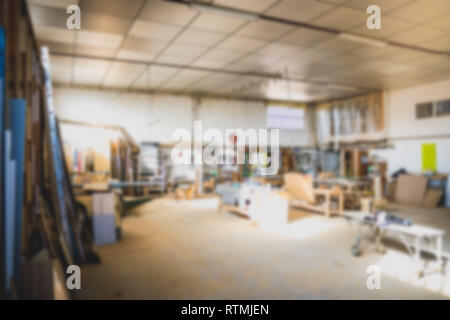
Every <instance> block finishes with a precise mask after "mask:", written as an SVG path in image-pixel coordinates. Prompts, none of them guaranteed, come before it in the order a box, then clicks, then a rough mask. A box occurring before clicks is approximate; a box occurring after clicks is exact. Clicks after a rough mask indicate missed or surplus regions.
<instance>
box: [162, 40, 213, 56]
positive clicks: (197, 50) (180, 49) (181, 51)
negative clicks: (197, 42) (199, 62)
mask: <svg viewBox="0 0 450 320" xmlns="http://www.w3.org/2000/svg"><path fill="white" fill-rule="evenodd" d="M206 50H208V48H206V47H199V46H192V45H187V44H181V43H172V44H171V45H169V46H168V47H167V48H166V50H164V52H163V54H164V55H165V54H167V55H170V56H181V57H189V58H190V59H194V58H196V57H198V56H199V55H200V54H202V53H203V52H205V51H206Z"/></svg>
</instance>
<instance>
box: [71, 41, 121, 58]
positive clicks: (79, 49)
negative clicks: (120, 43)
mask: <svg viewBox="0 0 450 320" xmlns="http://www.w3.org/2000/svg"><path fill="white" fill-rule="evenodd" d="M116 53H117V49H116V48H104V47H99V46H85V45H81V44H77V45H76V48H75V54H76V55H87V56H95V57H103V58H105V57H106V58H114V57H115V56H116Z"/></svg>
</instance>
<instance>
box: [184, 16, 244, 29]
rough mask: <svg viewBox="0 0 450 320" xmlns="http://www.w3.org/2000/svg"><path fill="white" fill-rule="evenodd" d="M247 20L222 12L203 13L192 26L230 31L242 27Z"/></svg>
mask: <svg viewBox="0 0 450 320" xmlns="http://www.w3.org/2000/svg"><path fill="white" fill-rule="evenodd" d="M245 23H247V20H244V19H240V18H234V17H228V16H225V15H221V14H212V13H201V14H200V16H199V17H198V18H197V19H195V21H194V22H193V23H192V24H191V27H193V28H197V29H203V30H207V31H213V32H222V33H229V32H233V31H235V30H237V29H238V28H239V27H242V26H243V25H244V24H245Z"/></svg>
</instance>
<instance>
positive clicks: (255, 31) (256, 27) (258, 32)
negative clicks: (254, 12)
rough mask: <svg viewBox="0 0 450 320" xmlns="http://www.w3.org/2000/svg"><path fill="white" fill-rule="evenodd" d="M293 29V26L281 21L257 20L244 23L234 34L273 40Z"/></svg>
mask: <svg viewBox="0 0 450 320" xmlns="http://www.w3.org/2000/svg"><path fill="white" fill-rule="evenodd" d="M292 30H294V27H292V26H288V25H285V24H281V23H276V22H271V21H263V20H257V21H252V22H250V23H248V24H246V25H245V26H244V27H243V28H242V29H240V30H239V31H238V32H237V33H236V35H238V36H243V37H247V38H253V39H258V40H264V41H272V40H275V39H277V38H279V37H281V36H282V35H285V34H287V33H288V32H290V31H292Z"/></svg>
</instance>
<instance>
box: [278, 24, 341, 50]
mask: <svg viewBox="0 0 450 320" xmlns="http://www.w3.org/2000/svg"><path fill="white" fill-rule="evenodd" d="M333 37H335V35H332V34H330V33H327V32H322V31H317V30H311V29H306V28H297V29H295V30H294V31H292V32H290V33H288V34H287V35H286V36H284V37H283V38H281V39H279V40H278V41H279V42H283V43H288V44H294V45H298V46H301V47H309V46H312V45H314V44H317V43H319V42H321V41H324V40H328V39H331V38H333Z"/></svg>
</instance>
